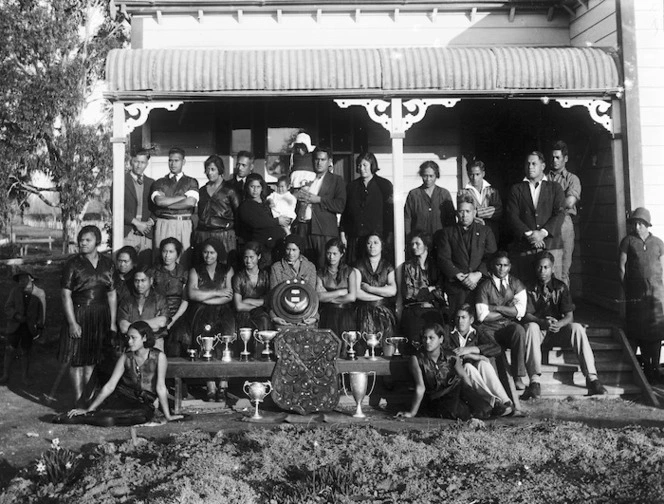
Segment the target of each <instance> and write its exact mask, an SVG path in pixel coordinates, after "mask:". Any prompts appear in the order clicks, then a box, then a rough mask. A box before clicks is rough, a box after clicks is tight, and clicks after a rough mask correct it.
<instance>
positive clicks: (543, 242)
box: [506, 151, 565, 283]
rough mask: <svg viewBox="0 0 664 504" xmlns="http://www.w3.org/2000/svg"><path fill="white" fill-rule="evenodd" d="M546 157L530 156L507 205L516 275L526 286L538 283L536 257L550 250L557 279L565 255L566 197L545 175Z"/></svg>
mask: <svg viewBox="0 0 664 504" xmlns="http://www.w3.org/2000/svg"><path fill="white" fill-rule="evenodd" d="M545 166H546V163H545V161H544V154H542V153H541V152H539V151H534V152H531V153H530V154H528V159H527V161H526V177H525V178H524V179H523V180H522V181H521V182H519V183H518V184H514V185H513V186H512V188H511V190H510V196H509V200H508V202H507V211H506V214H507V224H508V226H509V229H510V231H511V232H512V237H513V240H514V243H513V247H512V254H513V261H514V266H515V268H514V269H515V270H516V274H517V275H519V277H520V278H521V279H523V280H524V281H525V282H526V283H530V282H533V281H534V280H535V271H534V266H535V264H534V263H535V257H536V254H537V253H538V252H541V251H542V250H548V251H549V252H551V254H552V255H553V256H554V257H555V258H556V264H557V271H556V272H555V273H557V276H560V274H561V273H560V269H561V268H560V264H561V263H562V256H563V250H562V247H563V241H562V238H561V236H560V227H561V225H562V222H563V219H564V218H565V209H564V207H565V195H564V194H563V189H562V187H560V184H557V183H555V182H551V181H550V180H548V179H547V178H546V176H545V175H544V168H545Z"/></svg>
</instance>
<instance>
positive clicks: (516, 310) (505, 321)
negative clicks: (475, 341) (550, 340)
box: [475, 250, 527, 390]
mask: <svg viewBox="0 0 664 504" xmlns="http://www.w3.org/2000/svg"><path fill="white" fill-rule="evenodd" d="M511 267H512V263H511V262H510V259H509V256H508V255H507V252H505V251H504V250H499V251H498V252H496V253H495V254H494V256H493V259H492V261H491V268H490V269H491V275H490V276H489V278H487V279H485V280H483V281H482V283H481V284H480V285H479V287H478V288H477V298H476V305H475V309H476V311H477V320H478V321H479V322H480V326H479V328H478V330H480V331H485V332H486V333H487V334H488V335H489V336H492V337H493V338H494V339H495V340H496V341H497V342H498V343H499V344H500V346H501V347H503V348H509V349H510V351H511V360H512V374H513V375H514V376H515V381H514V384H515V386H516V388H517V389H518V390H523V389H525V388H526V386H525V384H524V383H523V380H522V377H523V376H526V366H525V355H526V330H525V329H524V328H523V326H522V325H521V324H520V323H519V320H521V318H522V317H523V316H524V315H525V313H526V305H527V296H526V288H525V287H524V285H523V283H521V281H520V280H519V279H518V278H515V277H513V276H511V275H510V274H509V273H510V269H511Z"/></svg>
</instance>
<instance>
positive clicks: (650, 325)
mask: <svg viewBox="0 0 664 504" xmlns="http://www.w3.org/2000/svg"><path fill="white" fill-rule="evenodd" d="M627 222H628V224H629V225H630V227H631V233H630V234H629V235H627V236H626V237H625V238H623V240H622V241H621V242H620V280H621V281H622V284H623V289H624V290H625V301H626V305H625V307H626V313H625V332H626V333H627V337H628V338H629V339H630V342H631V343H632V345H633V346H634V348H635V349H636V347H637V346H638V347H640V348H641V356H642V358H643V360H644V362H643V364H644V372H645V374H646V376H647V377H648V378H649V379H655V380H659V379H661V374H660V371H659V358H660V352H661V342H662V339H664V310H663V308H662V303H664V279H663V278H662V272H663V271H664V243H663V242H662V240H660V239H659V238H657V237H656V236H653V235H652V234H651V233H650V231H648V228H649V227H651V226H652V224H651V221H650V212H649V211H648V210H646V209H645V208H637V209H636V210H634V211H633V212H632V214H631V215H630V217H629V219H627Z"/></svg>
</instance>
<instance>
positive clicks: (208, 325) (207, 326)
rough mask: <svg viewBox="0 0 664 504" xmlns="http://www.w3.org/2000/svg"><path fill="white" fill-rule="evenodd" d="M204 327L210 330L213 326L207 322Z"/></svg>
mask: <svg viewBox="0 0 664 504" xmlns="http://www.w3.org/2000/svg"><path fill="white" fill-rule="evenodd" d="M204 329H205V330H206V331H209V330H210V329H212V326H211V325H210V324H205V327H204Z"/></svg>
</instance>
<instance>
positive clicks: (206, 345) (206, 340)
mask: <svg viewBox="0 0 664 504" xmlns="http://www.w3.org/2000/svg"><path fill="white" fill-rule="evenodd" d="M196 341H197V342H198V344H199V345H200V347H201V350H203V359H204V360H206V361H211V360H212V350H214V349H215V347H216V346H217V345H218V344H219V335H218V334H217V335H215V336H201V335H199V336H198V338H196Z"/></svg>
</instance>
